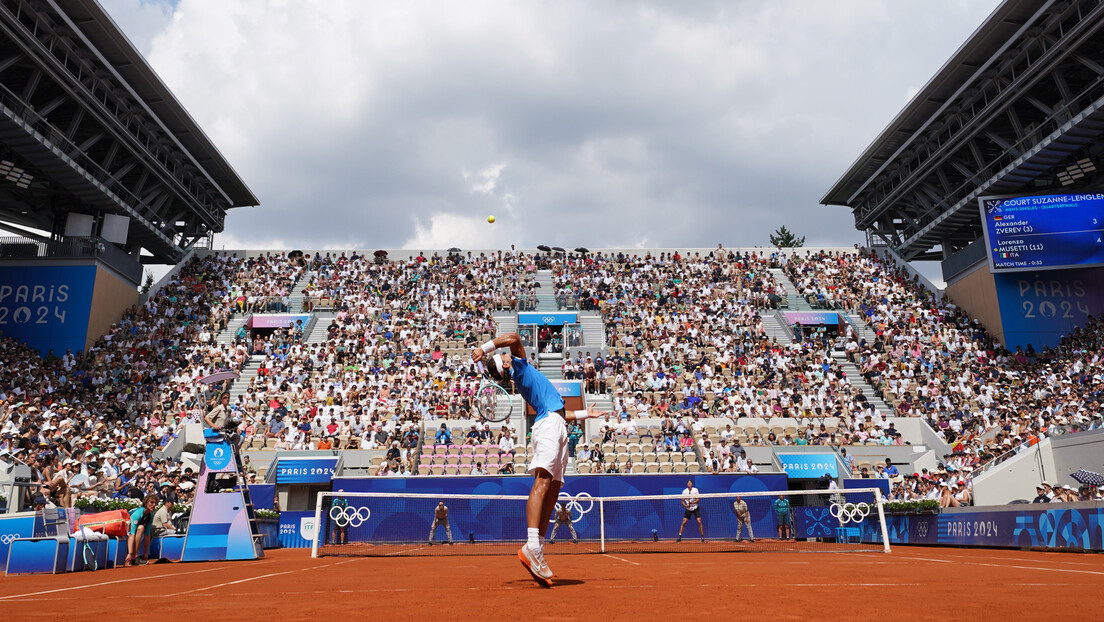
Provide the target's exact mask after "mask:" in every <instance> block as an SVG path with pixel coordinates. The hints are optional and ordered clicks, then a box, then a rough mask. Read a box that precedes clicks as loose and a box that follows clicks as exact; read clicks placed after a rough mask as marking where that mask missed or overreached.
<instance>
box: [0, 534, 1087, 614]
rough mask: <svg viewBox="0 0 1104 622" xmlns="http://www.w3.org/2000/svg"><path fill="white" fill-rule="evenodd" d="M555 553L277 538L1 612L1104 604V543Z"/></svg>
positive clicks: (91, 582)
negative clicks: (353, 550) (459, 552)
mask: <svg viewBox="0 0 1104 622" xmlns="http://www.w3.org/2000/svg"><path fill="white" fill-rule="evenodd" d="M549 563H550V564H551V566H552V568H553V570H554V571H555V572H556V573H557V584H556V585H555V586H554V587H552V588H551V589H548V588H542V587H539V586H537V585H536V584H535V583H534V582H533V581H532V580H530V579H529V576H528V574H527V573H526V572H525V571H524V569H523V568H522V567H521V566H520V564H519V563H518V561H517V560H516V558H513V557H509V556H497V557H460V556H457V557H436V558H424V557H401V558H378V557H373V558H341V557H327V558H321V559H311V558H310V557H309V553H308V552H306V551H302V550H277V551H270V552H268V556H267V557H266V558H265V559H263V560H260V561H254V562H237V563H206V564H167V563H162V564H155V565H149V566H142V567H136V568H127V569H117V570H110V571H105V572H97V573H77V574H66V575H56V576H42V575H36V576H19V577H5V578H3V579H0V609H2V610H3V611H4V614H5V615H4V617H5V618H6V619H11V620H39V619H59V618H71V617H72V616H73V615H74V614H76V613H78V612H86V613H91V612H95V615H96V616H97V617H108V616H110V617H115V618H122V619H154V618H156V619H165V617H166V616H168V615H171V616H173V617H187V618H193V619H194V618H200V617H203V616H210V618H208V619H221V618H224V617H230V618H233V619H242V620H269V621H276V620H300V619H310V620H326V619H342V620H346V619H358V618H361V617H364V616H369V615H370V616H372V617H377V616H378V617H380V618H382V619H388V620H426V619H443V618H449V619H490V618H495V619H518V620H530V619H637V620H644V619H667V620H670V619H676V618H696V619H720V618H722V617H726V618H727V617H731V616H732V614H733V613H739V616H740V617H741V618H743V619H765V618H770V619H808V618H810V617H816V618H820V619H864V620H871V619H891V620H892V619H910V620H926V619H942V620H947V619H967V618H973V619H980V620H995V619H1029V618H1043V619H1052V618H1058V617H1064V616H1066V615H1076V616H1077V617H1078V618H1079V619H1100V618H1101V617H1102V616H1104V600H1102V599H1101V595H1102V590H1104V555H1079V554H1070V553H1042V552H1030V551H1001V550H979V549H951V548H921V547H897V548H896V549H894V551H893V552H892V553H890V554H888V555H887V554H884V553H874V552H871V553H783V552H774V553H693V554H687V553H671V554H651V555H643V554H637V555H616V556H614V555H555V556H551V557H549ZM216 616H217V618H216ZM330 616H334V617H333V618H330ZM339 616H340V617H339Z"/></svg>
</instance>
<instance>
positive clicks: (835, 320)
mask: <svg viewBox="0 0 1104 622" xmlns="http://www.w3.org/2000/svg"><path fill="white" fill-rule="evenodd" d="M783 315H784V316H785V318H786V321H787V322H789V323H790V324H841V323H842V322H840V316H839V314H838V313H828V312H826V311H786V312H784V313H783Z"/></svg>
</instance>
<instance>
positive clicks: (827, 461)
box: [778, 454, 839, 479]
mask: <svg viewBox="0 0 1104 622" xmlns="http://www.w3.org/2000/svg"><path fill="white" fill-rule="evenodd" d="M778 460H779V461H781V462H782V469H783V470H784V471H786V474H787V475H789V476H790V477H793V478H804V479H815V478H817V477H821V476H822V475H824V474H825V473H827V474H828V475H829V476H830V477H839V470H838V469H837V468H836V455H835V454H778Z"/></svg>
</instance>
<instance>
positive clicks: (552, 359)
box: [537, 353, 563, 380]
mask: <svg viewBox="0 0 1104 622" xmlns="http://www.w3.org/2000/svg"><path fill="white" fill-rule="evenodd" d="M537 368H538V369H540V372H541V373H542V374H544V377H545V378H548V379H549V380H563V356H562V355H560V354H555V353H550V354H538V355H537Z"/></svg>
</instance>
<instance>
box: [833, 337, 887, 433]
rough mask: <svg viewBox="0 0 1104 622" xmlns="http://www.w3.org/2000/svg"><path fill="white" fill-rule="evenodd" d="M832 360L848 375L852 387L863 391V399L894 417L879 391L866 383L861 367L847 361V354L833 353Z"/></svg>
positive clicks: (881, 411)
mask: <svg viewBox="0 0 1104 622" xmlns="http://www.w3.org/2000/svg"><path fill="white" fill-rule="evenodd" d="M832 359H834V360H835V361H836V363H838V364H839V366H840V368H841V369H842V370H843V373H845V374H847V379H848V380H850V381H851V386H853V387H857V388H858V389H860V390H861V391H862V394H863V397H865V398H866V401H867V402H868V403H870V404H873V405H874V408H875V409H877V411H878V413H885V414H886V415H888V416H890V417H892V416H894V412H893V409H892V408H890V406H889V404H886V403H885V400H883V399H882V396H881V394H879V393H878V390H877V389H875V388H874V386H873V385H871V384H870V383H869V382H867V381H866V378H864V377H863V375H862V373H861V372H860V371H859V366H858V365H855V364H854V363H852V362H851V361H849V360H847V354H846V353H845V352H842V351H840V350H835V351H833V352H832Z"/></svg>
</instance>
